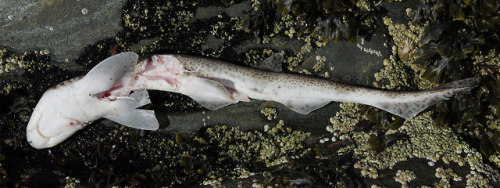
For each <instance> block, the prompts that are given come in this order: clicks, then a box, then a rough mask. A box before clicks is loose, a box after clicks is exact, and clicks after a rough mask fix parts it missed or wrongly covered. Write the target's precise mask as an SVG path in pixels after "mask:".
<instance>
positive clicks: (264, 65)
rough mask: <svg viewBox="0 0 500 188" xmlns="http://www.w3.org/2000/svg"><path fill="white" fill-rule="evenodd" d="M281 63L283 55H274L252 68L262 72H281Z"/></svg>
mask: <svg viewBox="0 0 500 188" xmlns="http://www.w3.org/2000/svg"><path fill="white" fill-rule="evenodd" d="M282 61H283V54H281V53H276V54H274V55H271V56H269V57H268V58H266V59H264V61H262V62H261V63H259V64H257V65H255V66H254V68H257V69H262V70H270V71H273V72H281V71H282V69H283V68H282V65H281V62H282Z"/></svg>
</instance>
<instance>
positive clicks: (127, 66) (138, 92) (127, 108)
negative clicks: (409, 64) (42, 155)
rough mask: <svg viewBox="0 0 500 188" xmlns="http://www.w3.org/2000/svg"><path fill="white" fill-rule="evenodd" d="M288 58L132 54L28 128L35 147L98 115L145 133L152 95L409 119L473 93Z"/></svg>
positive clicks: (68, 91) (96, 70) (54, 102)
mask: <svg viewBox="0 0 500 188" xmlns="http://www.w3.org/2000/svg"><path fill="white" fill-rule="evenodd" d="M282 60H283V55H282V54H274V55H272V56H270V57H268V58H266V59H265V60H264V61H263V62H261V63H259V64H257V65H256V66H255V67H253V68H249V67H244V66H239V65H235V64H231V63H227V62H223V61H220V60H216V59H210V58H203V57H195V56H188V55H177V54H167V55H153V56H151V57H149V58H144V59H139V56H138V55H137V54H136V53H134V52H123V53H120V54H116V55H114V56H111V57H108V58H107V59H105V60H104V61H102V62H100V63H99V64H97V65H96V66H95V67H93V68H92V69H91V70H90V71H89V72H88V73H87V74H86V75H85V76H83V77H77V78H74V79H71V80H68V81H65V82H63V83H61V84H59V85H57V86H55V87H53V88H50V89H48V90H47V91H46V92H45V93H44V94H43V95H42V97H41V98H40V100H39V101H38V103H37V105H36V107H35V109H34V110H33V113H32V115H31V118H30V120H29V122H28V125H27V128H26V137H27V140H28V142H29V144H30V145H31V146H33V147H34V148H37V149H43V148H50V147H53V146H55V145H57V144H59V143H61V142H63V141H64V140H66V139H67V138H69V137H70V136H71V135H73V134H74V133H75V132H77V131H78V130H81V129H83V128H84V127H85V126H86V125H89V124H90V123H92V121H95V120H97V119H100V118H106V119H109V120H111V121H114V122H117V123H119V124H122V125H125V126H128V127H133V128H137V129H142V130H157V129H158V127H159V123H158V121H157V119H156V117H155V114H154V111H152V110H146V109H140V107H142V106H144V105H146V104H150V103H151V101H150V99H149V95H148V92H147V90H160V91H166V92H175V93H180V94H183V95H186V96H189V97H190V98H192V99H193V100H194V101H196V102H197V103H199V104H200V105H201V106H203V107H205V108H207V109H209V110H217V109H219V108H223V107H225V106H228V105H231V104H235V103H238V102H249V101H250V99H257V100H267V101H276V102H279V103H281V104H283V105H285V106H287V107H288V108H290V109H291V110H293V111H295V112H297V113H299V114H308V113H310V112H312V111H314V110H316V109H319V108H321V107H323V106H325V105H327V104H328V103H330V102H332V101H337V102H353V103H361V104H365V105H370V106H374V107H377V108H380V109H382V110H385V111H387V112H389V113H392V114H395V115H398V116H400V117H403V118H406V119H410V118H413V117H415V116H416V115H417V114H418V113H420V112H421V111H423V110H425V109H426V108H428V107H429V106H432V105H434V104H436V103H437V102H439V101H442V100H447V99H448V98H449V97H451V96H453V95H455V94H458V93H466V92H469V90H471V89H472V88H474V87H475V86H476V85H477V84H478V82H479V81H478V80H477V79H476V78H467V79H463V80H458V81H453V82H450V83H447V84H444V85H441V86H439V87H436V88H433V89H429V90H424V91H388V90H381V89H374V88H367V87H360V86H353V85H347V84H343V83H338V82H334V81H330V80H326V79H320V78H314V77H310V76H304V75H298V74H289V73H284V72H282V65H281V61H282Z"/></svg>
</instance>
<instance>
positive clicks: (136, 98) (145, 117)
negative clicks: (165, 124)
mask: <svg viewBox="0 0 500 188" xmlns="http://www.w3.org/2000/svg"><path fill="white" fill-rule="evenodd" d="M113 102H114V103H115V105H116V107H115V111H114V113H112V114H108V115H106V116H104V117H105V118H107V119H109V120H111V121H114V122H117V123H119V124H122V125H125V126H127V127H132V128H136V129H142V130H157V129H158V127H159V123H158V120H157V119H156V116H155V113H154V111H153V110H143V109H136V108H139V107H141V106H144V105H146V104H149V103H151V100H149V95H148V92H147V91H146V90H140V91H136V92H134V93H132V94H130V95H129V97H120V98H117V99H116V101H113Z"/></svg>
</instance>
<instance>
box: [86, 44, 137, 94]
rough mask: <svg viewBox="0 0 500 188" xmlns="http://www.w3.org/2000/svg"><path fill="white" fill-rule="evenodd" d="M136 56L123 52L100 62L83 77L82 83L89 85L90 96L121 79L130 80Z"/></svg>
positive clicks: (110, 86)
mask: <svg viewBox="0 0 500 188" xmlns="http://www.w3.org/2000/svg"><path fill="white" fill-rule="evenodd" d="M138 57H139V56H138V55H137V54H136V53H134V52H123V53H120V54H117V55H114V56H111V57H108V58H107V59H105V60H103V61H101V62H100V63H99V64H97V65H96V66H94V68H92V70H90V71H89V72H88V73H87V74H86V75H85V76H84V77H83V79H82V80H83V81H84V82H85V83H88V85H91V86H92V87H89V92H91V93H92V94H94V93H98V92H102V91H107V90H109V89H111V88H112V87H115V86H116V84H117V83H118V82H120V81H123V79H132V74H133V73H134V72H133V70H134V67H135V64H136V63H137V59H138Z"/></svg>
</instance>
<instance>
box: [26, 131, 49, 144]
mask: <svg viewBox="0 0 500 188" xmlns="http://www.w3.org/2000/svg"><path fill="white" fill-rule="evenodd" d="M26 139H27V140H28V143H29V144H30V145H31V146H32V147H34V148H36V149H44V148H49V147H51V145H50V144H49V143H50V138H49V137H46V136H44V135H42V134H41V133H40V131H38V128H36V129H34V130H31V131H30V130H28V131H27V132H26Z"/></svg>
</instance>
